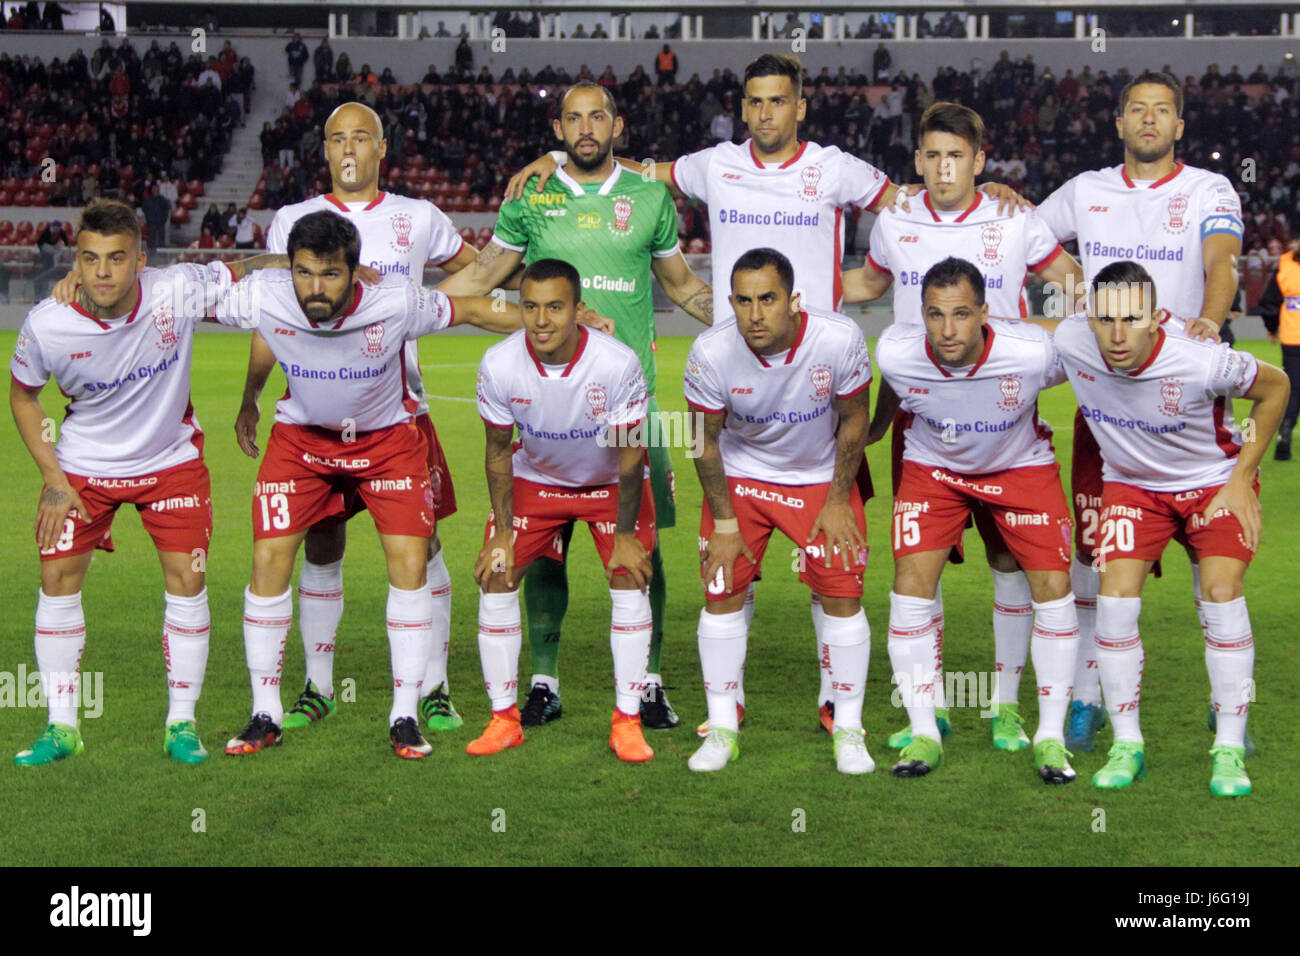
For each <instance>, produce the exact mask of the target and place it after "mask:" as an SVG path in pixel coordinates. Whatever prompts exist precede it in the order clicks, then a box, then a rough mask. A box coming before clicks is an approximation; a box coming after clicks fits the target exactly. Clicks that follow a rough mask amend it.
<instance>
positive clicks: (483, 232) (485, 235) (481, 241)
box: [474, 226, 492, 249]
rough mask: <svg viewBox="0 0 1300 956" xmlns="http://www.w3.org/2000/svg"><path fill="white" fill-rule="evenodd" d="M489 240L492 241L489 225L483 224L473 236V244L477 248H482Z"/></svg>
mask: <svg viewBox="0 0 1300 956" xmlns="http://www.w3.org/2000/svg"><path fill="white" fill-rule="evenodd" d="M491 241H492V227H491V226H484V227H483V228H482V229H480V230H479V231H478V235H477V236H475V237H474V245H476V246H478V248H480V249H482V248H483V247H484V246H486V245H487V244H488V243H489V242H491Z"/></svg>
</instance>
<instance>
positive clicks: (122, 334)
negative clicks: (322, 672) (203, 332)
mask: <svg viewBox="0 0 1300 956" xmlns="http://www.w3.org/2000/svg"><path fill="white" fill-rule="evenodd" d="M76 245H77V258H76V265H75V268H74V273H75V286H74V288H75V299H74V300H73V301H72V302H71V303H70V304H63V303H60V302H58V301H56V300H53V299H46V300H45V301H43V302H40V303H37V305H36V306H34V307H33V308H32V310H31V311H30V312H29V313H28V314H27V318H26V320H25V321H24V322H23V326H22V330H21V331H20V332H19V333H18V343H17V345H16V346H15V348H14V354H13V359H12V361H11V362H10V365H9V370H10V373H11V374H12V379H13V380H12V382H11V383H10V388H9V405H10V408H11V409H12V410H13V416H14V422H15V423H16V424H17V425H18V433H19V434H20V435H21V436H22V439H23V441H24V443H26V445H27V450H28V451H29V452H30V453H31V456H32V458H33V459H34V460H35V462H36V465H37V467H38V468H40V471H41V478H42V480H43V482H44V488H43V489H42V490H41V497H40V505H39V507H38V509H37V516H36V541H37V545H38V547H39V548H40V558H41V589H40V598H39V600H38V602H37V606H36V666H37V669H38V670H39V671H40V675H41V685H42V688H43V690H44V693H45V697H46V700H47V701H48V706H49V722H48V725H47V726H46V728H45V731H44V733H42V734H41V736H40V737H39V738H38V739H37V740H36V743H34V744H33V745H32V746H31V747H30V748H28V749H27V750H24V751H22V752H21V753H20V754H18V755H17V756H16V757H15V758H14V763H16V764H19V765H21V766H33V765H36V764H45V763H49V762H51V761H53V760H58V759H60V758H64V757H71V756H73V755H74V754H78V753H81V751H82V749H83V746H84V745H83V742H82V739H81V733H80V731H79V730H78V728H77V708H78V706H79V700H80V697H79V687H80V668H81V656H82V652H83V651H84V650H85V646H86V618H85V615H84V613H83V611H82V605H81V585H82V582H83V581H84V580H85V577H86V571H87V569H88V568H89V567H90V560H91V557H92V555H93V553H94V551H95V549H96V548H102V549H104V550H106V551H112V550H113V540H112V537H111V536H110V529H111V528H112V524H113V518H114V516H115V515H116V514H117V509H118V508H119V507H120V506H121V505H123V504H130V505H133V506H134V507H135V509H136V510H137V511H138V512H139V513H140V517H141V520H142V521H143V523H144V528H145V531H147V532H148V533H149V536H150V537H151V538H152V539H153V542H154V547H155V548H157V550H158V560H159V562H160V563H161V565H162V571H163V583H164V588H165V593H164V600H165V606H166V610H165V611H164V613H163V632H162V642H163V658H164V660H165V661H166V664H167V697H168V706H167V718H166V722H165V724H166V732H165V736H164V741H163V749H164V752H165V753H167V754H168V756H170V757H171V758H172V759H173V760H177V761H179V762H181V763H199V762H201V761H203V760H206V759H207V756H208V753H207V750H206V749H204V747H203V743H202V741H201V740H200V739H199V734H198V728H197V725H196V723H195V707H196V705H197V704H198V700H199V694H200V692H201V691H202V688H203V675H204V671H205V670H206V668H207V660H208V636H209V629H210V620H211V617H210V614H209V612H208V592H207V588H206V586H205V583H204V571H203V568H204V567H205V565H206V555H207V550H208V545H209V542H210V541H211V538H212V497H211V493H210V491H209V481H208V469H207V466H206V465H205V464H204V463H203V432H202V430H201V429H200V428H199V423H198V420H197V419H196V418H195V416H194V407H193V405H191V403H190V365H191V360H192V358H193V354H194V338H193V333H194V328H195V324H196V323H197V322H199V321H200V320H201V319H202V318H203V316H204V313H205V311H206V310H207V309H208V308H209V307H210V306H211V305H212V303H213V302H214V301H215V299H216V297H217V295H218V294H219V293H220V291H221V289H222V287H223V280H222V279H221V275H226V276H235V277H239V276H242V275H243V274H244V272H245V270H246V269H247V268H249V267H257V266H258V265H259V264H261V265H273V264H275V260H274V259H273V257H269V256H257V257H253V259H247V260H242V261H237V262H232V263H230V265H229V269H227V267H226V266H225V265H223V264H215V263H214V264H213V266H212V267H211V268H206V267H203V266H199V265H193V264H183V265H176V266H171V267H170V268H166V269H149V270H145V268H144V267H145V253H144V251H143V250H142V248H141V244H140V224H139V222H138V221H137V220H136V216H135V211H134V210H132V208H131V207H130V206H128V205H126V204H124V203H120V202H115V201H111V200H98V201H96V202H93V203H91V204H90V205H89V206H87V207H86V209H85V211H84V212H83V213H82V215H81V221H80V223H79V225H78V229H77V244H76ZM51 378H53V379H54V380H55V381H56V382H57V383H58V385H59V388H60V390H61V391H62V392H63V394H64V395H65V396H67V397H68V399H69V404H68V408H67V414H66V415H65V417H64V422H63V428H62V434H61V435H60V436H59V438H58V442H57V444H55V443H53V438H52V437H51V436H50V435H48V434H47V430H46V424H47V423H48V422H49V419H48V418H46V416H45V410H44V408H43V407H42V405H41V400H40V393H41V389H42V387H43V386H44V385H45V383H46V382H47V381H49V379H51Z"/></svg>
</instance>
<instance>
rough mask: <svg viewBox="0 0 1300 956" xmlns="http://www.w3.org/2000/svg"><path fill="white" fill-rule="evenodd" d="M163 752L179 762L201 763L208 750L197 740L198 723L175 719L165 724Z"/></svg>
mask: <svg viewBox="0 0 1300 956" xmlns="http://www.w3.org/2000/svg"><path fill="white" fill-rule="evenodd" d="M163 753H165V754H167V756H169V757H171V758H172V759H173V760H175V761H178V762H179V763H203V761H205V760H207V759H208V752H207V751H206V750H204V749H203V741H201V740H199V728H198V725H197V724H195V723H194V721H192V720H177V721H173V722H172V723H170V724H168V725H167V734H166V736H165V737H164V738H163Z"/></svg>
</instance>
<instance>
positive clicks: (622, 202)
mask: <svg viewBox="0 0 1300 956" xmlns="http://www.w3.org/2000/svg"><path fill="white" fill-rule="evenodd" d="M609 231H610V233H611V234H613V235H615V236H627V235H630V234H631V232H632V197H631V196H615V197H614V221H613V222H611V223H610V224H609Z"/></svg>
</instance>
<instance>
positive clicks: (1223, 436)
mask: <svg viewBox="0 0 1300 956" xmlns="http://www.w3.org/2000/svg"><path fill="white" fill-rule="evenodd" d="M1227 406H1228V400H1227V399H1226V398H1224V397H1223V396H1222V395H1220V396H1219V397H1218V398H1216V399H1215V400H1214V443H1215V444H1216V445H1218V446H1219V451H1221V452H1223V457H1224V458H1236V457H1237V455H1238V454H1240V453H1241V446H1240V445H1238V444H1237V443H1236V442H1234V441H1233V440H1232V432H1230V431H1229V430H1228V429H1226V428H1224V427H1223V415H1224V412H1225V410H1226V409H1227Z"/></svg>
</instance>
